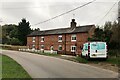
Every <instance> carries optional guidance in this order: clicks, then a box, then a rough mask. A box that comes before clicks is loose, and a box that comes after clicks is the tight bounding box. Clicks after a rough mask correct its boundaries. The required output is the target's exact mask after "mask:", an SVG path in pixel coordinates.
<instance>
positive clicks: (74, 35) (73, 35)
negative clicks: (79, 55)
mask: <svg viewBox="0 0 120 80" xmlns="http://www.w3.org/2000/svg"><path fill="white" fill-rule="evenodd" d="M73 37H76V40H77V36H76V34H72V35H71V41H72V42H75V41H76V40H73Z"/></svg>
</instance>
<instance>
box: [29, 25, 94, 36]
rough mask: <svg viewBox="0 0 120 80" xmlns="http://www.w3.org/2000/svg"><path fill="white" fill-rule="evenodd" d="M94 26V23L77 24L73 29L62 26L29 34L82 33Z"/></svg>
mask: <svg viewBox="0 0 120 80" xmlns="http://www.w3.org/2000/svg"><path fill="white" fill-rule="evenodd" d="M92 27H94V25H85V26H77V27H76V28H75V29H73V30H71V28H60V29H52V30H45V31H34V32H32V33H31V34H29V35H28V36H43V35H51V34H70V33H82V32H88V31H89V30H90V29H91V28H92Z"/></svg>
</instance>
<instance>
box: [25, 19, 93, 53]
mask: <svg viewBox="0 0 120 80" xmlns="http://www.w3.org/2000/svg"><path fill="white" fill-rule="evenodd" d="M76 24H77V23H76V22H75V19H72V22H71V23H70V27H69V28H60V29H52V30H45V31H34V32H32V33H31V34H29V35H28V36H27V47H28V48H29V49H34V50H40V51H56V52H57V53H59V54H70V55H76V54H78V55H80V54H81V50H82V47H83V44H84V43H85V42H88V38H91V37H92V35H93V34H94V30H95V25H85V26H76Z"/></svg>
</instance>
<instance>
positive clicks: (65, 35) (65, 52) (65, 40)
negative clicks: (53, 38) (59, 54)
mask: <svg viewBox="0 0 120 80" xmlns="http://www.w3.org/2000/svg"><path fill="white" fill-rule="evenodd" d="M65 54H66V34H65Z"/></svg>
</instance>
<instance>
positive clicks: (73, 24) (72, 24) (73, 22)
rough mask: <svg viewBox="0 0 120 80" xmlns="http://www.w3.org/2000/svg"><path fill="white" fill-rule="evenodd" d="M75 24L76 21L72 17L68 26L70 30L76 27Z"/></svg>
mask: <svg viewBox="0 0 120 80" xmlns="http://www.w3.org/2000/svg"><path fill="white" fill-rule="evenodd" d="M76 24H77V23H76V22H75V19H72V22H71V23H70V27H71V29H72V30H73V29H75V28H76Z"/></svg>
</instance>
